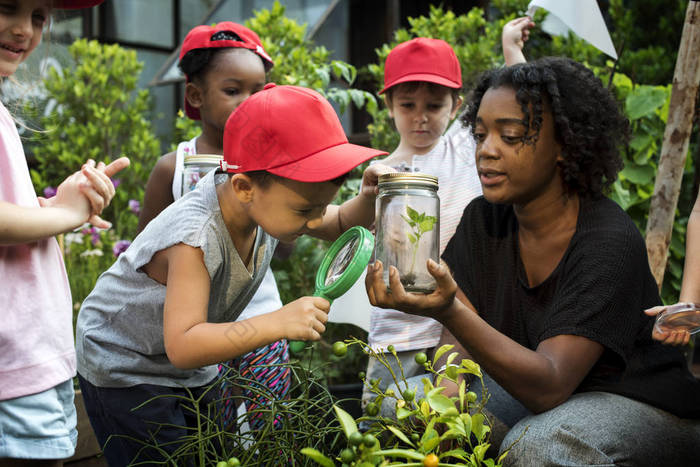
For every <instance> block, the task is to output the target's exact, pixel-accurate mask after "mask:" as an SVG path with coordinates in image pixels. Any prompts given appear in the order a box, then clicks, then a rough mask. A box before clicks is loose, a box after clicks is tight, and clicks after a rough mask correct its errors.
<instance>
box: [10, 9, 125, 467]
mask: <svg viewBox="0 0 700 467" xmlns="http://www.w3.org/2000/svg"><path fill="white" fill-rule="evenodd" d="M98 3H100V1H99V0H98V1H95V0H92V1H77V0H74V1H69V0H64V1H56V2H53V3H52V2H51V1H49V0H22V1H19V0H17V1H9V2H3V4H2V6H1V7H0V75H2V77H3V78H6V77H9V76H11V75H12V74H14V72H15V71H16V70H17V67H18V66H19V65H20V64H21V63H22V62H23V61H24V60H26V59H27V57H28V56H29V55H30V54H31V53H32V52H33V51H34V49H35V48H36V46H37V45H38V44H39V42H40V41H41V35H42V32H43V30H44V26H45V25H46V24H47V22H48V21H49V17H50V14H51V9H52V4H53V6H54V7H56V8H84V7H89V6H93V5H95V4H98ZM128 163H129V161H128V159H126V158H122V159H119V160H117V161H115V162H113V163H111V164H109V165H108V166H105V165H104V164H103V163H101V162H100V163H99V164H97V165H96V164H95V162H94V161H88V162H87V163H85V164H84V165H83V166H82V168H81V170H80V171H78V172H75V173H74V174H72V175H71V176H69V177H68V178H67V179H66V180H65V181H64V182H63V183H61V184H60V185H59V187H58V190H57V193H56V195H55V196H54V197H52V198H50V199H43V198H37V196H36V194H35V191H34V187H33V186H32V183H31V179H30V177H29V170H28V167H27V161H26V158H25V155H24V150H23V148H22V143H21V141H20V138H19V135H18V133H17V129H16V126H15V122H14V121H13V119H12V116H11V115H10V114H9V112H8V111H7V109H6V108H5V107H4V106H3V105H2V104H0V175H1V176H0V277H2V287H0V302H2V303H3V306H4V307H5V312H4V316H3V325H2V327H0V349H1V351H0V465H2V466H5V465H8V466H10V465H11V466H17V465H25V464H31V465H47V466H49V465H61V464H62V461H61V459H64V458H67V457H70V456H71V455H72V454H73V452H74V450H75V443H76V439H77V432H76V415H75V407H74V405H73V395H74V393H73V376H75V350H74V346H73V331H72V326H71V323H72V311H73V306H72V300H71V295H70V288H69V285H68V278H67V276H66V270H65V266H64V264H63V257H62V255H61V251H60V248H59V246H58V243H57V242H56V239H55V238H54V236H55V235H56V234H59V233H63V232H67V231H70V230H73V229H75V228H76V227H79V226H80V225H82V224H83V223H85V222H88V221H89V222H91V223H92V224H93V225H95V226H97V227H103V228H106V227H109V223H108V222H106V221H104V220H102V219H101V218H100V217H99V213H100V212H101V211H102V210H103V209H104V208H105V207H106V206H107V205H108V204H109V203H110V201H111V199H112V197H113V196H114V186H113V185H112V182H111V181H110V178H109V177H110V176H111V175H114V174H115V173H116V172H118V171H119V170H121V169H123V168H124V167H126V166H127V165H128Z"/></svg>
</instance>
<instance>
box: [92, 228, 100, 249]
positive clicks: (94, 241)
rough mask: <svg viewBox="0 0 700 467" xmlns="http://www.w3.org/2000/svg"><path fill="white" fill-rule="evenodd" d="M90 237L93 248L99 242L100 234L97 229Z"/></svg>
mask: <svg viewBox="0 0 700 467" xmlns="http://www.w3.org/2000/svg"><path fill="white" fill-rule="evenodd" d="M90 237H91V241H92V246H95V245H97V244H98V243H99V242H100V232H99V231H98V230H97V229H94V232H92V234H90Z"/></svg>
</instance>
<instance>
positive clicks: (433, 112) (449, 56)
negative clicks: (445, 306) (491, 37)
mask: <svg viewBox="0 0 700 467" xmlns="http://www.w3.org/2000/svg"><path fill="white" fill-rule="evenodd" d="M533 25H534V24H533V23H532V22H531V21H530V20H529V18H526V17H525V18H520V19H518V20H514V21H512V22H511V23H508V25H507V26H506V27H504V30H503V35H502V43H503V48H504V55H505V56H506V58H507V60H506V63H507V64H508V65H510V64H512V63H509V62H510V61H513V62H515V61H519V60H520V58H522V60H524V57H523V56H522V52H521V50H520V49H521V47H522V44H523V42H524V41H525V40H527V34H528V29H529V28H530V27H532V26H533ZM461 88H462V72H461V67H460V63H459V60H458V59H457V56H456V55H455V52H454V50H452V47H451V46H450V45H449V44H448V43H447V42H445V41H443V40H441V39H430V38H426V37H418V38H415V39H412V40H409V41H407V42H404V43H401V44H399V45H397V46H396V47H395V48H394V49H393V50H392V51H391V52H390V53H389V55H388V56H387V58H386V62H385V64H384V87H383V88H382V90H381V91H380V92H379V93H380V94H384V100H385V103H386V106H387V108H388V110H389V115H390V116H391V118H393V119H394V124H395V126H396V130H397V131H398V133H399V135H400V137H401V139H400V142H399V145H398V147H397V148H396V149H394V151H393V152H392V153H391V154H390V155H389V156H388V157H387V158H385V159H383V160H382V161H381V163H382V164H385V165H389V166H392V167H394V168H395V169H397V170H399V171H407V172H422V173H427V174H430V175H435V176H437V177H438V182H439V190H438V196H439V197H440V252H442V251H443V250H444V248H445V247H446V246H447V242H448V241H449V239H450V238H451V237H452V235H453V234H454V232H455V229H456V227H457V224H458V223H459V220H460V218H461V216H462V212H463V211H464V208H465V207H466V206H467V204H469V202H470V201H471V200H472V199H474V198H475V197H477V196H479V195H481V184H480V182H479V177H478V174H477V172H476V165H475V163H474V148H475V145H474V141H473V138H472V136H471V132H470V130H469V129H467V128H464V127H463V126H462V125H461V124H460V123H459V122H457V123H456V124H455V125H452V126H451V127H450V128H449V130H447V127H448V125H449V124H450V122H451V121H452V120H453V119H454V118H455V117H456V116H457V112H458V110H459V108H460V106H461V105H462V97H461V95H460V93H461ZM445 130H447V132H446V131H445ZM399 214H401V213H397V214H396V215H399ZM341 300H342V299H341ZM335 305H336V306H338V303H336V304H335ZM364 306H366V307H369V308H370V309H371V314H370V330H369V336H368V343H369V345H370V346H372V347H373V348H374V349H376V350H377V351H386V349H387V348H388V346H389V345H392V346H393V347H394V349H395V351H396V353H397V356H398V359H399V360H400V362H401V366H402V367H403V374H404V375H405V376H406V377H407V378H408V377H413V376H417V375H422V374H423V373H424V368H423V366H422V365H421V364H419V363H416V361H415V359H414V357H415V355H416V354H418V353H420V352H429V351H431V350H432V349H433V348H434V347H435V346H436V345H437V344H438V343H439V342H440V340H441V336H442V335H443V328H442V326H441V325H440V323H438V322H437V321H435V320H433V319H432V318H426V317H422V316H416V315H411V314H407V313H403V312H401V311H397V310H387V309H382V308H378V307H372V306H371V305H370V304H369V302H366V303H365V304H364ZM444 333H445V334H446V336H445V337H446V338H449V333H446V332H444ZM387 360H388V361H389V362H392V363H393V364H394V366H395V368H394V370H395V372H396V371H398V370H399V369H398V364H397V363H396V359H395V358H394V357H392V356H388V358H387ZM366 376H367V381H369V380H372V379H377V380H379V381H380V383H379V388H380V389H382V390H384V389H386V388H387V387H388V386H389V384H390V383H392V382H393V378H392V376H391V373H390V372H389V370H388V369H387V368H386V367H385V366H384V365H383V364H381V363H379V362H378V361H377V360H376V359H374V358H370V360H369V363H368V367H367V372H366ZM375 396H376V395H375V393H374V392H373V391H372V390H371V389H370V387H369V386H365V388H364V390H363V397H362V401H363V405H366V404H368V403H369V402H370V401H371V400H372V399H373V398H374V397H375ZM391 409H393V407H391Z"/></svg>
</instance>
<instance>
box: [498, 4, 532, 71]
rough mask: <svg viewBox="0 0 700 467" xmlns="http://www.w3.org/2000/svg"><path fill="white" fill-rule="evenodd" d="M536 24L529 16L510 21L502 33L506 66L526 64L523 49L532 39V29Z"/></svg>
mask: <svg viewBox="0 0 700 467" xmlns="http://www.w3.org/2000/svg"><path fill="white" fill-rule="evenodd" d="M534 26H535V23H534V22H533V21H532V19H531V18H530V17H529V16H522V17H520V18H515V19H513V20H510V21H508V22H507V23H506V24H505V26H503V31H501V45H502V46H503V58H504V59H505V62H506V65H507V66H511V65H515V64H516V63H525V62H526V61H527V60H526V59H525V55H524V54H523V47H524V46H525V42H527V40H528V39H529V38H530V29H532V28H533V27H534Z"/></svg>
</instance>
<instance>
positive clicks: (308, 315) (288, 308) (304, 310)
mask: <svg viewBox="0 0 700 467" xmlns="http://www.w3.org/2000/svg"><path fill="white" fill-rule="evenodd" d="M330 307H331V306H330V303H328V300H326V299H325V298H321V297H301V298H299V299H297V300H294V301H293V302H291V303H288V304H286V305H285V306H283V307H282V308H281V309H280V310H279V312H278V313H280V317H281V322H280V326H281V327H282V329H283V330H284V331H283V332H284V337H285V338H287V339H290V340H301V341H317V340H319V339H320V338H321V334H323V332H324V331H325V330H326V323H327V322H328V311H329V310H330Z"/></svg>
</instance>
